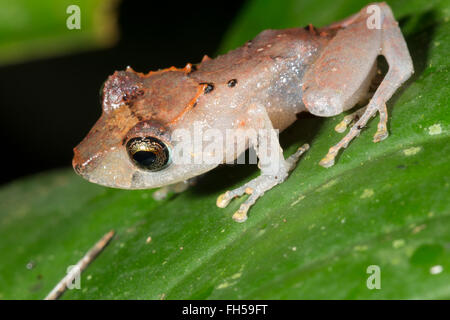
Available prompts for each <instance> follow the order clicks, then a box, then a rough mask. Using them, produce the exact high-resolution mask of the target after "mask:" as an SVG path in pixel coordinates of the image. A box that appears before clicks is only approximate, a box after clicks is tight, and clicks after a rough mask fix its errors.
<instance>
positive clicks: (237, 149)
mask: <svg viewBox="0 0 450 320" xmlns="http://www.w3.org/2000/svg"><path fill="white" fill-rule="evenodd" d="M379 56H383V57H384V58H385V60H386V61H387V64H388V70H387V72H386V74H385V75H384V77H383V79H382V80H381V82H380V83H379V84H378V86H377V88H376V89H375V90H374V91H373V92H372V94H368V93H369V91H370V90H369V89H370V86H371V84H372V83H373V81H374V79H375V77H376V75H377V72H379V70H378V68H377V59H378V57H379ZM413 72H414V67H413V63H412V59H411V56H410V53H409V51H408V48H407V44H406V42H405V39H404V37H403V35H402V32H401V30H400V28H399V26H398V22H397V21H396V20H395V18H394V15H393V13H392V10H391V9H390V7H389V6H388V5H387V4H386V3H384V2H381V3H372V4H370V5H367V6H366V7H364V8H362V9H361V10H360V11H359V12H357V13H355V14H353V15H351V16H350V17H348V18H345V19H344V20H341V21H338V22H336V23H332V24H330V25H327V26H325V27H321V28H317V27H314V26H313V25H308V26H306V27H302V28H289V29H282V30H272V29H269V30H265V31H262V32H261V33H260V34H258V35H257V36H256V37H255V38H254V39H253V40H250V41H247V42H246V43H245V44H244V45H243V46H241V47H239V48H236V49H234V50H232V51H229V52H228V53H226V54H223V55H219V56H218V57H216V58H210V57H208V56H207V55H205V56H204V57H203V59H201V61H200V62H199V63H197V64H191V63H188V64H186V66H184V67H183V68H177V67H170V68H166V69H160V70H157V71H150V72H148V73H142V72H137V71H135V70H133V69H132V68H131V67H127V68H126V69H125V70H121V71H116V72H114V74H112V75H111V76H109V77H108V79H107V80H106V81H105V83H104V85H103V87H102V89H101V101H102V114H101V116H100V118H99V119H98V121H97V122H96V123H95V124H94V126H93V127H92V129H91V130H90V131H89V133H88V134H87V136H86V137H85V138H84V139H83V140H82V141H81V142H80V143H79V144H78V145H77V146H76V147H75V148H74V157H73V161H72V162H73V168H74V170H75V172H76V173H77V174H79V175H81V176H82V177H83V178H85V179H87V180H88V181H90V182H92V183H96V184H100V185H103V186H107V187H112V188H121V189H128V190H133V189H153V188H161V189H159V190H158V191H156V192H155V194H154V195H155V198H164V195H165V194H167V192H168V191H170V190H175V191H178V192H180V191H183V190H185V189H186V187H187V186H188V185H189V184H190V182H189V181H192V180H193V179H195V178H196V177H198V176H201V175H203V174H205V173H207V172H209V171H211V170H213V169H214V168H216V167H217V166H219V165H221V164H223V163H228V161H229V158H231V159H232V160H233V159H237V158H238V157H239V156H240V155H242V154H244V153H245V152H246V150H254V152H255V154H256V156H257V160H258V167H259V169H260V175H259V176H257V177H255V178H253V179H252V180H250V181H248V182H246V183H245V184H243V185H242V186H240V187H238V188H236V189H233V190H229V191H226V192H225V193H222V194H221V195H220V196H219V197H218V198H217V202H216V205H217V206H218V207H220V208H225V207H226V206H227V205H228V204H229V203H230V202H231V200H233V199H235V198H238V197H241V196H244V195H248V197H247V198H246V199H245V201H243V203H242V204H241V205H240V206H239V209H238V210H237V211H235V212H234V214H233V216H232V217H233V219H234V220H235V221H236V222H244V221H246V220H247V218H248V211H249V209H250V208H251V207H252V206H253V205H254V204H255V203H256V201H257V199H259V198H261V197H262V196H263V195H264V194H265V192H267V191H269V190H271V189H272V188H273V187H275V186H277V185H279V184H281V183H283V182H284V181H286V179H287V178H288V176H289V174H290V172H291V171H292V170H293V169H294V168H295V166H296V163H297V162H298V160H299V158H300V156H301V155H302V154H303V153H304V152H305V151H306V150H308V148H309V145H308V144H304V145H302V146H301V147H300V148H298V149H297V150H296V151H295V152H294V153H293V154H292V155H290V156H289V157H284V155H283V149H282V148H281V146H280V142H279V136H278V133H279V132H281V131H283V130H285V129H286V128H288V127H289V126H291V125H292V124H293V123H294V122H295V121H296V120H297V118H298V117H297V116H298V114H300V113H302V112H308V113H310V114H312V115H314V116H319V117H333V116H336V115H339V114H341V113H343V112H346V111H347V110H350V109H352V108H355V107H357V106H361V105H363V106H362V107H361V108H359V109H357V110H356V111H355V112H353V113H350V114H348V115H347V116H345V117H344V119H343V120H342V122H341V123H340V124H339V125H338V126H336V128H335V129H336V131H337V132H340V133H343V132H345V131H346V130H347V127H350V128H349V129H348V132H347V133H346V134H345V136H344V137H343V138H342V139H341V140H340V141H339V142H338V143H337V144H334V145H333V146H331V147H330V148H329V151H328V153H327V154H326V155H325V157H324V158H323V159H322V160H320V162H319V164H320V165H321V166H323V167H325V168H329V167H331V166H333V165H334V163H335V159H336V156H337V155H338V153H339V152H340V150H342V149H344V148H346V147H347V146H348V144H349V143H350V142H351V141H352V140H353V139H355V138H356V137H357V136H358V135H359V134H360V132H361V130H362V129H363V128H364V127H365V126H366V124H367V123H368V121H369V119H370V118H372V117H374V116H376V115H377V114H379V122H378V125H377V131H376V133H375V135H374V137H373V141H374V142H380V141H382V140H384V139H386V138H387V137H388V130H387V120H388V113H387V107H386V102H387V101H388V100H389V99H390V98H391V97H392V95H393V94H394V93H395V92H396V91H397V89H398V88H399V87H400V86H402V85H403V84H404V83H405V82H406V81H407V80H408V79H409V78H410V76H411V75H412V74H413ZM199 126H200V127H202V128H205V129H211V130H215V132H216V133H218V134H225V131H227V132H228V131H232V132H237V131H239V132H247V131H249V130H253V131H252V132H254V134H252V135H249V136H245V135H242V136H240V137H241V138H242V140H243V143H239V144H238V145H236V144H234V143H230V144H227V145H223V144H222V145H221V144H220V143H219V144H218V145H219V146H222V147H223V149H224V150H225V151H226V152H224V154H225V153H226V154H227V156H226V157H225V156H224V155H222V154H220V153H218V155H219V156H218V157H216V158H215V160H216V161H196V160H197V159H202V156H205V155H206V153H207V151H206V148H204V147H205V146H204V142H203V141H200V142H197V143H195V142H194V147H195V146H196V145H199V146H200V147H199V148H197V149H196V150H195V151H193V150H192V149H188V151H186V152H184V155H185V160H186V159H188V160H190V161H184V162H183V161H175V160H174V159H175V158H176V157H174V152H175V151H174V150H178V151H177V152H178V153H179V149H180V148H178V147H179V146H180V144H182V143H181V141H180V139H179V138H180V137H179V135H178V136H177V137H175V132H177V133H180V132H181V133H182V134H181V136H189V135H191V134H195V132H194V131H195V130H197V129H196V128H198V127H199ZM246 130H247V131H246ZM269 142H270V143H269ZM230 146H232V147H233V148H232V147H230ZM181 149H182V148H181ZM181 153H183V152H181ZM213 154H215V153H214V152H213ZM269 154H270V155H269ZM208 155H211V152H210V151H209V153H208ZM205 158H207V157H205ZM273 164H276V165H273Z"/></svg>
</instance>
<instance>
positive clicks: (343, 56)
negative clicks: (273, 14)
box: [302, 10, 382, 117]
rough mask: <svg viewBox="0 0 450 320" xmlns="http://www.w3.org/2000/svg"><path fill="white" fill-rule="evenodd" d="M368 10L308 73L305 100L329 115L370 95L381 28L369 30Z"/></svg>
mask: <svg viewBox="0 0 450 320" xmlns="http://www.w3.org/2000/svg"><path fill="white" fill-rule="evenodd" d="M365 15H366V13H365V11H364V10H363V11H361V12H360V13H359V14H358V15H357V16H356V17H355V18H354V19H353V22H352V23H351V24H349V25H348V26H346V27H345V28H343V29H340V30H339V31H338V32H337V34H336V36H335V37H334V38H333V39H332V40H331V41H330V42H329V43H328V44H327V46H326V47H325V48H324V49H323V51H322V52H321V54H320V56H319V57H318V59H317V60H316V61H315V62H314V64H312V65H311V66H310V67H309V68H308V70H307V71H306V73H305V77H304V84H303V88H302V89H303V103H304V104H305V107H306V108H307V109H308V111H309V112H310V113H312V114H314V115H317V116H322V117H329V116H334V115H337V114H339V113H341V112H343V111H345V110H348V109H350V108H352V107H353V106H354V105H355V104H356V103H357V102H358V101H360V100H362V98H363V97H364V96H365V95H366V93H367V91H368V89H369V86H370V83H371V80H372V78H373V77H374V76H375V72H376V58H377V56H378V55H379V54H380V47H381V43H382V40H381V39H382V37H381V30H379V29H369V28H368V27H367V24H366V19H367V17H366V16H365Z"/></svg>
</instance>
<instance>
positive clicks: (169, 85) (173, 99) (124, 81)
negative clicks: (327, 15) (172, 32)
mask: <svg viewBox="0 0 450 320" xmlns="http://www.w3.org/2000/svg"><path fill="white" fill-rule="evenodd" d="M334 34H335V31H334V29H332V30H326V31H320V29H319V30H317V29H315V28H313V27H312V26H311V27H310V26H308V27H306V28H295V29H286V30H266V31H263V32H262V33H261V34H259V35H258V36H257V37H256V38H255V39H253V40H252V41H248V42H247V43H246V44H245V45H244V46H242V47H240V48H238V49H236V50H233V51H230V52H229V53H227V54H224V55H222V56H219V57H217V58H215V59H209V58H206V59H203V61H202V62H201V63H199V64H197V65H195V66H193V67H187V68H183V69H176V68H173V67H172V68H169V69H164V70H160V71H157V72H149V73H148V74H143V73H140V72H135V71H134V70H133V69H131V68H130V67H128V68H127V69H126V70H125V71H116V72H115V73H114V74H113V75H112V76H110V77H109V78H108V80H107V81H106V82H105V85H104V88H103V92H102V93H103V102H102V106H103V113H102V116H101V117H100V119H99V120H98V122H97V123H96V124H95V125H94V127H93V128H92V129H91V131H90V132H89V134H88V135H87V136H86V138H85V139H84V140H83V141H82V142H81V143H80V144H79V145H78V146H77V147H76V148H75V149H74V153H75V157H74V160H73V163H74V166H75V168H76V171H77V172H80V171H81V170H83V169H82V167H83V166H81V164H87V163H89V165H95V159H96V158H97V157H101V153H102V152H104V151H106V150H108V149H110V148H112V147H118V146H119V145H121V144H122V143H123V141H126V140H127V137H128V136H131V135H133V134H138V135H139V131H140V129H142V130H141V131H140V134H141V135H142V136H145V135H146V134H149V133H154V131H155V130H156V131H159V133H166V134H167V135H169V132H170V130H171V128H172V127H173V126H174V125H175V124H176V123H177V122H178V121H179V116H180V115H182V114H183V113H184V112H186V111H189V110H190V109H194V108H195V109H197V110H198V109H200V108H201V105H202V103H204V102H205V99H207V98H208V96H207V94H205V93H204V92H202V93H201V94H200V95H198V90H199V87H202V86H203V85H202V84H205V83H206V84H211V85H213V86H214V89H213V91H214V94H216V95H230V94H242V95H251V96H255V95H258V94H260V93H261V92H262V91H264V90H266V88H260V89H258V88H254V89H253V90H252V91H242V92H239V93H236V91H239V86H242V84H244V83H245V82H246V80H247V79H249V78H252V77H254V76H255V75H256V74H260V73H261V72H264V69H265V68H270V67H271V66H272V65H274V64H280V63H283V62H282V61H283V60H293V59H296V56H297V55H298V54H301V55H305V54H307V53H308V52H306V50H305V52H298V51H297V50H296V49H297V48H298V45H297V44H298V43H299V42H301V43H303V44H307V46H305V48H308V51H309V52H311V51H313V50H317V48H319V47H320V46H323V45H324V44H325V43H326V42H327V41H328V40H329V39H331V38H332V36H333V35H334ZM268 45H270V47H268ZM261 49H263V50H261ZM313 57H314V56H311V60H312V58H313ZM268 77H272V78H273V79H274V81H275V80H277V79H278V78H279V77H278V74H275V73H268ZM230 80H235V81H236V84H235V86H234V87H230V86H229V85H228V82H229V81H230ZM192 100H194V101H195V103H194V105H190V103H191V102H192ZM111 104H116V105H120V106H121V107H116V108H115V107H112V106H111ZM242 107H246V106H242ZM193 112H195V111H194V110H193ZM218 112H220V110H218ZM293 121H295V120H294V117H290V120H288V121H285V123H282V124H281V126H275V128H278V129H281V130H282V129H284V128H286V127H287V126H288V125H290V124H291V123H292V122H293ZM135 126H139V127H136V128H134V127H135ZM139 128H140V129H139ZM92 141H95V144H92ZM97 143H101V147H99V146H98V145H97ZM91 159H93V160H92V161H93V163H92V164H91V162H90V161H91Z"/></svg>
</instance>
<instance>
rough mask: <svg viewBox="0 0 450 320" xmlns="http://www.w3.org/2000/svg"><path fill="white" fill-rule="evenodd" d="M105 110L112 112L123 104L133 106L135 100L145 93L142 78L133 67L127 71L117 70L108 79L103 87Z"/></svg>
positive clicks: (103, 105)
mask: <svg viewBox="0 0 450 320" xmlns="http://www.w3.org/2000/svg"><path fill="white" fill-rule="evenodd" d="M102 93H103V101H102V107H103V111H105V112H110V111H112V110H116V109H118V108H120V107H121V106H123V105H128V106H131V105H132V104H133V103H134V101H135V100H136V99H137V98H138V97H141V96H143V95H144V93H145V90H144V84H143V81H142V78H141V77H140V76H139V74H137V73H136V72H134V71H133V70H132V69H131V68H128V69H127V71H116V72H114V74H113V75H112V76H110V77H109V78H108V80H106V82H105V85H104V87H103V92H102Z"/></svg>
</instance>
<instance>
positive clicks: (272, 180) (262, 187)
mask: <svg viewBox="0 0 450 320" xmlns="http://www.w3.org/2000/svg"><path fill="white" fill-rule="evenodd" d="M308 149H309V145H308V144H305V145H303V146H302V147H300V148H299V149H298V150H297V151H296V152H295V153H294V154H293V155H291V156H290V157H289V158H288V159H286V160H284V166H281V168H280V169H279V171H278V173H277V174H276V175H265V174H262V175H260V176H258V177H256V178H255V179H253V180H251V181H249V182H247V183H246V184H244V185H243V186H241V187H239V188H236V189H234V190H231V191H227V192H225V193H223V194H221V195H220V196H219V197H218V198H217V206H218V207H219V208H225V207H226V206H227V205H228V204H229V203H230V201H231V200H232V199H234V198H237V197H240V196H242V195H244V194H248V195H250V196H249V197H248V199H247V200H246V201H245V202H244V203H243V204H241V206H240V207H239V210H237V211H236V212H235V213H234V214H233V219H234V220H235V221H236V222H244V221H245V220H247V212H248V210H249V209H250V207H251V206H252V205H253V204H254V203H255V202H256V200H257V199H258V198H259V197H261V196H262V195H263V194H264V193H265V192H266V191H268V190H270V189H272V188H273V187H274V186H276V185H277V184H280V183H282V182H283V181H284V180H286V178H287V177H288V174H289V171H291V170H292V169H293V168H294V167H295V164H296V163H297V161H298V159H299V157H300V156H301V155H302V154H303V153H304V152H305V151H306V150H308Z"/></svg>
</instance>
